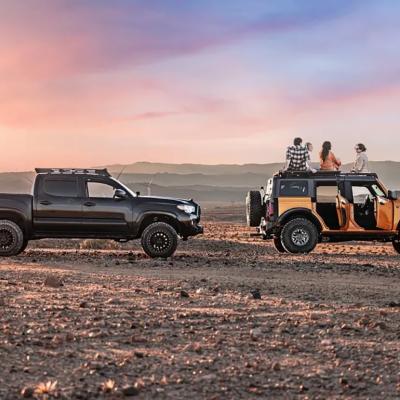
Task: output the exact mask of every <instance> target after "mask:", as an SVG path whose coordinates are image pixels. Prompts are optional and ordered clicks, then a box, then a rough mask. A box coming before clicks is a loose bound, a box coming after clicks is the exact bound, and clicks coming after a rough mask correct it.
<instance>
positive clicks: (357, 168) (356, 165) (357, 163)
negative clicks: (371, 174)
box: [353, 155, 364, 172]
mask: <svg viewBox="0 0 400 400" xmlns="http://www.w3.org/2000/svg"><path fill="white" fill-rule="evenodd" d="M363 164H364V161H363V160H362V158H361V155H359V156H357V158H356V161H355V163H354V166H353V171H354V172H360V171H361V170H362V167H363Z"/></svg>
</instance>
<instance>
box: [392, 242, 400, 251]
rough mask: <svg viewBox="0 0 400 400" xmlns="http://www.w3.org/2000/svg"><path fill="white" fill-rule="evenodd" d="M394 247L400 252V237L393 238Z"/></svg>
mask: <svg viewBox="0 0 400 400" xmlns="http://www.w3.org/2000/svg"><path fill="white" fill-rule="evenodd" d="M392 243H393V248H394V249H395V250H396V251H397V252H398V253H399V254H400V239H394V240H393V242H392Z"/></svg>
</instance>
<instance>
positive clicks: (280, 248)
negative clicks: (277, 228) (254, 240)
mask: <svg viewBox="0 0 400 400" xmlns="http://www.w3.org/2000/svg"><path fill="white" fill-rule="evenodd" d="M274 247H275V249H276V251H278V252H279V253H286V250H285V249H284V247H283V245H282V241H281V238H280V237H276V238H274Z"/></svg>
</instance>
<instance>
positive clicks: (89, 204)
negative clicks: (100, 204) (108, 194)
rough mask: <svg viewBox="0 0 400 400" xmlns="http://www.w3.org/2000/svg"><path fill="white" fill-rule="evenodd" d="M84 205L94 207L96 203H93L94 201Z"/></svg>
mask: <svg viewBox="0 0 400 400" xmlns="http://www.w3.org/2000/svg"><path fill="white" fill-rule="evenodd" d="M83 205H84V206H86V207H93V206H95V205H96V203H93V202H92V201H87V202H86V203H83Z"/></svg>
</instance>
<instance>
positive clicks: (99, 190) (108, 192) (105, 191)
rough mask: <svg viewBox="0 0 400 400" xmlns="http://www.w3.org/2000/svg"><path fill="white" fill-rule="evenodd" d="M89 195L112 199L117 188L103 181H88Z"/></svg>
mask: <svg viewBox="0 0 400 400" xmlns="http://www.w3.org/2000/svg"><path fill="white" fill-rule="evenodd" d="M86 187H87V194H88V197H97V198H98V197H102V198H106V199H112V198H113V197H114V191H115V188H114V187H113V186H111V185H109V184H107V183H103V182H90V181H89V182H87V184H86Z"/></svg>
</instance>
